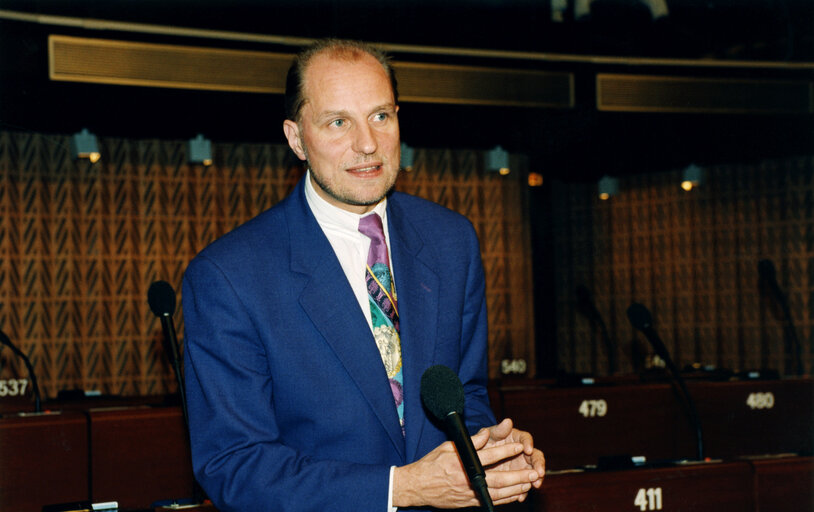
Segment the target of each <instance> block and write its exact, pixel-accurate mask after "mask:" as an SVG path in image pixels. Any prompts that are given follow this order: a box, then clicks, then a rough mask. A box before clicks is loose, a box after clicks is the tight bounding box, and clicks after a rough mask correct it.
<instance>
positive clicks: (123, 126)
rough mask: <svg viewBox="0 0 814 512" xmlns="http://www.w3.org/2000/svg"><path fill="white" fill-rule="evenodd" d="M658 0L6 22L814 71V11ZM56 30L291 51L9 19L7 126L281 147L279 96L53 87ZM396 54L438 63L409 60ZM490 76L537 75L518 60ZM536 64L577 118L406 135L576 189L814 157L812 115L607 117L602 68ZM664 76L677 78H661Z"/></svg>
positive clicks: (142, 5)
mask: <svg viewBox="0 0 814 512" xmlns="http://www.w3.org/2000/svg"><path fill="white" fill-rule="evenodd" d="M552 4H553V5H554V6H555V11H556V6H558V5H563V6H564V9H563V10H562V11H561V12H560V13H559V14H557V13H554V14H552ZM658 4H659V0H594V1H593V2H591V3H590V5H591V10H590V13H589V14H587V15H583V16H579V17H577V13H576V12H575V6H574V5H575V2H574V1H572V0H543V1H533V0H438V1H431V0H412V1H410V0H379V1H375V2H374V1H370V0H298V1H291V2H284V1H282V0H271V1H260V0H235V1H213V0H200V1H195V0H107V1H89V0H71V1H65V0H0V10H9V11H17V12H25V13H36V14H43V15H46V14H47V15H57V16H69V17H74V18H91V19H104V20H114V21H126V22H132V23H148V24H157V25H167V26H176V27H194V28H203V29H212V30H227V31H236V32H242V33H257V34H272V35H278V36H297V37H307V38H317V37H325V36H334V37H349V38H358V39H363V40H367V41H372V42H383V43H399V44H409V45H425V46H441V47H456V48H479V49H488V50H513V51H526V52H538V53H556V54H571V55H583V56H589V55H593V56H614V57H649V58H658V59H676V58H681V59H717V60H719V61H727V62H735V61H748V62H755V61H770V62H774V63H787V64H790V65H799V64H801V63H814V1H812V0H667V2H666V4H664V5H666V6H667V11H668V14H667V15H666V16H663V17H659V18H657V19H654V18H653V16H652V15H651V10H650V9H649V8H648V7H647V6H648V5H658ZM555 18H556V19H555ZM577 18H578V19H577ZM51 33H61V34H72V35H81V36H84V37H106V38H121V39H131V40H143V41H160V42H169V43H175V44H195V45H202V46H213V47H243V48H252V49H261V50H271V51H286V52H291V51H294V49H293V48H291V47H279V46H278V47H274V46H273V45H268V44H259V43H246V42H234V41H224V40H211V39H203V38H199V39H189V38H180V37H173V36H155V35H145V34H139V33H124V32H122V33H118V32H111V31H100V30H86V29H83V28H71V27H57V26H53V25H47V24H40V23H29V22H22V21H12V20H9V19H7V18H6V19H2V17H0V129H7V130H14V131H20V130H33V131H44V132H53V133H71V132H74V131H77V130H78V129H80V128H81V127H84V126H87V127H88V128H89V129H91V130H92V131H95V132H97V133H99V134H101V135H108V136H127V137H138V138H156V137H160V138H189V137H191V136H194V135H195V134H196V133H199V132H200V133H205V134H206V135H207V136H208V137H209V138H211V139H213V140H215V141H226V140H245V141H271V142H277V143H282V142H283V139H282V132H281V130H280V128H279V126H280V120H281V116H282V110H281V105H280V104H281V99H280V98H279V97H273V96H264V95H257V94H247V93H244V94H238V93H221V92H201V91H186V90H169V89H148V88H138V87H124V86H106V85H87V84H71V83H54V82H49V81H48V79H47V51H46V47H45V46H46V45H45V41H46V38H47V35H48V34H51ZM395 57H396V58H397V59H399V58H401V59H403V60H415V59H416V58H419V59H423V60H427V59H431V57H427V56H426V55H415V54H403V55H398V54H397V55H395ZM436 58H437V57H436ZM447 59H449V58H447ZM453 59H454V58H453ZM469 62H471V59H470V60H469ZM487 64H490V65H501V66H509V67H511V66H515V65H528V64H527V63H524V64H518V63H517V62H512V61H510V60H506V61H502V62H494V61H492V62H487ZM537 66H539V67H540V68H543V69H547V68H555V69H563V67H565V68H566V69H568V70H569V71H573V72H575V73H576V76H577V83H576V87H577V98H576V99H577V104H576V106H575V108H573V109H565V110H555V109H521V108H505V107H502V108H498V107H477V108H476V107H461V106H451V105H447V106H443V105H428V104H410V105H404V106H403V107H402V111H401V113H400V118H401V122H402V134H403V138H404V139H405V140H409V141H410V143H411V145H414V146H418V147H427V146H429V147H432V146H439V145H440V146H454V147H475V148H487V147H491V146H494V145H495V144H501V145H503V146H504V147H507V148H508V149H510V150H514V151H521V152H525V153H528V154H530V155H532V156H533V157H534V161H535V162H537V165H539V166H541V167H545V168H546V169H547V170H551V171H552V172H555V173H557V174H559V175H562V176H570V177H573V178H577V179H579V178H580V177H585V178H586V179H592V178H593V177H594V176H595V175H597V174H604V173H605V172H618V173H621V172H640V171H648V170H658V169H662V168H670V167H674V166H681V165H686V164H687V163H689V162H698V163H702V164H703V163H705V162H709V163H716V162H723V161H726V162H731V161H737V160H755V159H761V158H772V157H778V156H784V155H790V154H814V123H813V122H812V120H813V119H814V118H813V117H812V116H811V115H771V116H770V115H734V114H732V115H725V114H715V115H709V114H641V113H638V114H637V113H609V112H598V111H597V110H596V107H595V105H594V103H593V101H592V100H593V90H592V89H591V86H585V87H583V85H584V84H583V83H582V82H583V81H585V83H587V82H588V81H587V79H585V78H580V76H581V75H580V73H582V74H585V76H591V75H592V73H594V72H595V71H597V69H596V68H595V67H592V66H591V65H590V64H584V63H583V64H580V63H576V64H555V63H551V62H543V63H542V64H537ZM569 66H570V67H569ZM733 69H734V71H727V72H728V73H736V74H740V75H741V76H750V77H758V78H778V77H779V78H783V79H786V78H794V79H801V78H802V79H804V80H812V79H813V78H814V72H812V67H811V66H809V67H802V68H801V67H799V66H797V67H793V66H792V67H791V68H790V69H791V71H789V70H786V69H784V68H782V67H781V68H766V69H764V68H744V69H737V68H733ZM603 70H605V69H603ZM607 70H610V71H618V70H619V69H618V68H612V67H611V68H608V69H607ZM625 71H629V69H625ZM657 71H658V72H662V73H665V72H666V73H669V72H671V71H673V72H674V71H675V70H671V69H670V67H669V66H662V67H661V68H658V69H657ZM681 72H683V73H687V70H686V69H682V70H681ZM701 72H702V73H707V74H709V73H714V72H715V70H714V69H713V70H712V71H710V70H709V69H708V68H707V69H705V70H702V71H701ZM580 91H583V92H580Z"/></svg>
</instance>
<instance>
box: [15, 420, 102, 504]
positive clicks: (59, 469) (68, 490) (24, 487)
mask: <svg viewBox="0 0 814 512" xmlns="http://www.w3.org/2000/svg"><path fill="white" fill-rule="evenodd" d="M0 465H2V468H0V510H2V511H3V512H39V511H40V509H41V508H42V506H43V505H44V504H48V503H62V502H66V501H81V500H86V499H88V498H89V489H88V472H89V466H88V434H87V420H86V418H85V416H84V415H83V414H81V413H78V412H63V413H54V414H38V415H29V416H7V417H3V418H0Z"/></svg>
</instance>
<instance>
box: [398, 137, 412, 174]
mask: <svg viewBox="0 0 814 512" xmlns="http://www.w3.org/2000/svg"><path fill="white" fill-rule="evenodd" d="M414 163H415V149H414V148H411V147H410V146H408V145H407V144H405V143H404V142H402V143H401V161H400V162H399V165H401V168H402V169H404V170H405V171H407V172H410V171H412V170H413V164H414Z"/></svg>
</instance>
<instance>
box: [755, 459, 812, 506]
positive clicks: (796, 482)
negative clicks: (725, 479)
mask: <svg viewBox="0 0 814 512" xmlns="http://www.w3.org/2000/svg"><path fill="white" fill-rule="evenodd" d="M749 463H750V464H751V465H752V468H753V472H754V475H755V493H756V497H757V498H756V499H757V506H758V510H759V511H760V512H788V511H797V510H799V511H810V510H814V458H812V457H790V458H774V459H773V458H767V459H758V460H751V461H749Z"/></svg>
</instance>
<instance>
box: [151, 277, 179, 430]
mask: <svg viewBox="0 0 814 512" xmlns="http://www.w3.org/2000/svg"><path fill="white" fill-rule="evenodd" d="M147 303H148V304H149V305H150V309H151V310H152V311H153V314H154V315H155V316H157V317H158V318H159V319H160V320H161V328H162V330H163V331H164V341H165V343H166V345H168V346H169V349H170V356H171V363H172V368H173V371H174V372H175V379H176V380H177V381H178V392H179V394H180V395H181V410H182V411H183V413H184V424H185V425H186V427H187V431H189V416H188V413H187V399H186V390H185V389H184V378H183V375H182V374H181V356H180V353H179V351H178V338H177V337H176V335H175V324H174V323H173V320H172V315H173V313H175V290H174V289H173V287H172V286H171V285H170V283H168V282H166V281H156V282H154V283H153V284H151V285H150V288H149V289H148V290H147ZM166 345H165V346H166Z"/></svg>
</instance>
